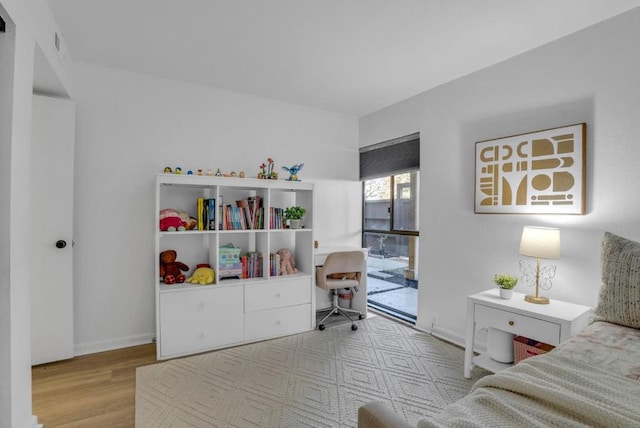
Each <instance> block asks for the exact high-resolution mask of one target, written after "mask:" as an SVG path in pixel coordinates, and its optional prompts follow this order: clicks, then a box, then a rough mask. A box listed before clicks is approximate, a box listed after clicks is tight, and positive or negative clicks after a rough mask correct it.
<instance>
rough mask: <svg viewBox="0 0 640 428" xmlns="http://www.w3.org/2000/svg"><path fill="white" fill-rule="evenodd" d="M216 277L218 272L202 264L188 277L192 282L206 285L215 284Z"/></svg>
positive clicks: (189, 281) (188, 280)
mask: <svg viewBox="0 0 640 428" xmlns="http://www.w3.org/2000/svg"><path fill="white" fill-rule="evenodd" d="M215 278H216V274H215V272H214V271H213V269H212V268H211V267H209V266H202V267H198V268H197V269H196V270H195V271H193V275H191V276H190V277H189V278H187V282H188V283H191V284H200V285H206V284H213V281H215Z"/></svg>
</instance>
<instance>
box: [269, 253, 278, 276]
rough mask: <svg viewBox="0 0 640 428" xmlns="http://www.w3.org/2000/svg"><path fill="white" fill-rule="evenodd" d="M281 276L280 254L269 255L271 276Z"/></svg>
mask: <svg viewBox="0 0 640 428" xmlns="http://www.w3.org/2000/svg"><path fill="white" fill-rule="evenodd" d="M278 275H280V254H278V253H271V254H269V276H278Z"/></svg>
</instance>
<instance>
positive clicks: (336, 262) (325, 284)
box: [316, 251, 366, 330]
mask: <svg viewBox="0 0 640 428" xmlns="http://www.w3.org/2000/svg"><path fill="white" fill-rule="evenodd" d="M364 270H365V263H364V253H363V252H362V251H344V252H338V253H331V254H329V255H328V256H327V259H326V260H325V262H324V265H322V266H318V267H317V268H316V285H317V286H318V287H320V288H322V289H324V290H330V291H331V292H332V295H333V304H332V306H331V307H330V308H327V309H321V310H320V311H318V312H322V311H327V310H328V311H329V313H328V314H326V315H325V316H324V317H323V318H322V319H321V320H320V322H319V323H318V329H319V330H324V328H325V325H324V322H325V321H326V320H327V318H329V317H330V316H331V315H333V314H340V315H342V316H343V317H345V318H347V319H348V320H349V321H351V330H357V329H358V326H357V325H355V323H354V322H353V320H352V319H351V317H349V315H348V314H354V315H358V319H362V313H361V312H360V311H356V310H353V309H346V308H341V307H340V306H339V305H338V289H341V288H350V289H353V291H354V292H357V291H358V286H359V285H360V281H361V279H362V275H366V272H364Z"/></svg>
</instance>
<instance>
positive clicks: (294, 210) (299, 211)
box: [284, 206, 307, 229]
mask: <svg viewBox="0 0 640 428" xmlns="http://www.w3.org/2000/svg"><path fill="white" fill-rule="evenodd" d="M306 212H307V210H305V209H304V208H302V207H298V206H294V207H287V208H285V209H284V215H285V217H286V218H287V220H289V226H290V227H291V229H300V220H301V219H302V216H303V215H304V213H306Z"/></svg>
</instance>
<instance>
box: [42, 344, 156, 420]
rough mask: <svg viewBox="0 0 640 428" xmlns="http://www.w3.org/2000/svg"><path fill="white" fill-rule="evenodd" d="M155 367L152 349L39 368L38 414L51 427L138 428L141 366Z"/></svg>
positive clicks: (152, 346) (137, 348)
mask: <svg viewBox="0 0 640 428" xmlns="http://www.w3.org/2000/svg"><path fill="white" fill-rule="evenodd" d="M155 362H156V346H155V344H148V345H141V346H134V347H131V348H124V349H117V350H115V351H108V352H100V353H97V354H91V355H83V356H80V357H75V358H73V359H71V360H66V361H59V362H55V363H49V364H42V365H39V366H35V367H33V368H32V370H31V373H32V379H33V381H32V384H33V414H34V415H36V416H37V417H38V422H39V423H41V424H44V427H45V428H51V427H64V428H71V427H74V428H75V427H110V428H111V427H133V426H134V424H135V393H136V382H135V381H136V367H140V366H145V365H148V364H154V363H155Z"/></svg>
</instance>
